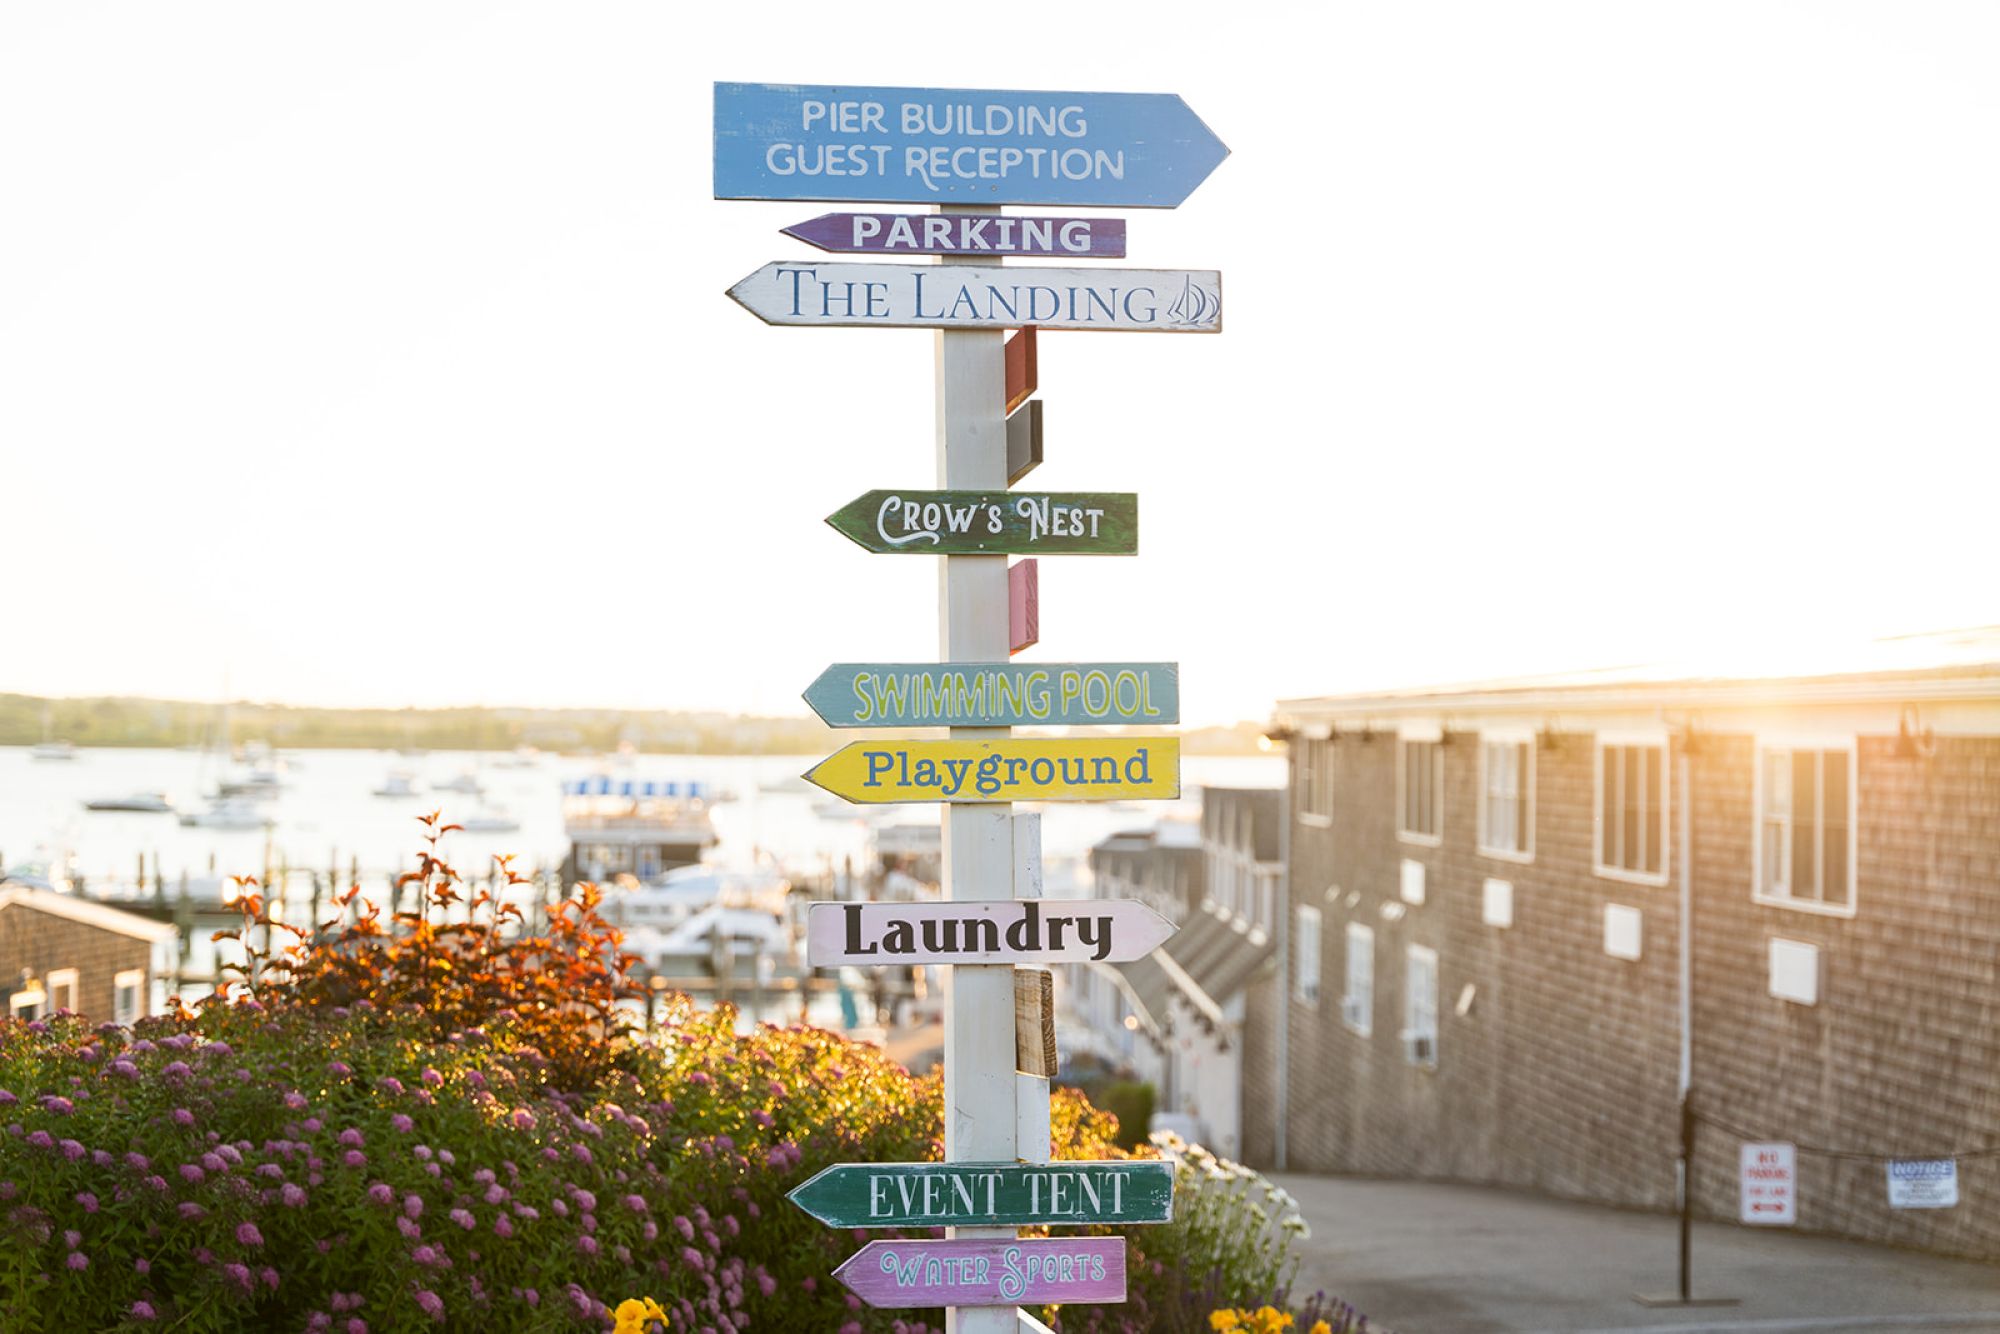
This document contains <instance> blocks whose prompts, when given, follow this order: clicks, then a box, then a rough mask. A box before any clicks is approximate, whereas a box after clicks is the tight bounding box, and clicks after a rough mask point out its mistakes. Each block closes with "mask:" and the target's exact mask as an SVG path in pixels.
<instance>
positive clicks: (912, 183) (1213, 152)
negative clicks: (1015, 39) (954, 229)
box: [715, 83, 1229, 208]
mask: <svg viewBox="0 0 2000 1334" xmlns="http://www.w3.org/2000/svg"><path fill="white" fill-rule="evenodd" d="M1227 156H1229V149H1228V148H1227V147H1225V146H1224V145H1223V143H1222V141H1221V140H1220V139H1217V138H1216V137H1215V135H1214V134H1213V133H1212V132H1211V131H1210V130H1209V128H1208V126H1206V125H1204V124H1202V123H1201V120H1200V118H1199V117H1197V116H1196V115H1195V114H1194V112H1192V111H1190V110H1189V109H1188V105H1187V103H1185V102H1183V101H1181V99H1180V98H1179V97H1176V96H1175V95H1173V94H1172V93H1037V92H1006V91H998V90H992V89H967V88H855V87H846V86H834V85H821V84H795V83H718V84H716V85H715V197H716V198H717V199H796V200H838V201H844V202H852V201H867V202H883V203H894V204H1048V205H1058V204H1059V205H1067V206H1071V207H1077V206H1081V207H1100V208H1173V207H1174V206H1176V205H1177V204H1179V203H1180V202H1181V201H1182V200H1184V199H1186V198H1187V197H1188V196H1189V195H1190V194H1192V193H1193V192H1194V189H1195V187H1196V186H1198V185H1200V184H1201V183H1202V181H1204V180H1206V179H1207V178H1208V174H1209V173H1210V172H1212V171H1214V170H1215V168H1216V166H1217V165H1218V164H1219V163H1220V162H1221V161H1222V159H1223V158H1225V157H1227Z"/></svg>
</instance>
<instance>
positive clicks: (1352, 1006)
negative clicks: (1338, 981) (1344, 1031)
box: [1340, 996, 1368, 1028]
mask: <svg viewBox="0 0 2000 1334" xmlns="http://www.w3.org/2000/svg"><path fill="white" fill-rule="evenodd" d="M1340 1021H1341V1022H1342V1023H1344V1024H1346V1025H1348V1026H1349V1027H1350V1028H1366V1027H1368V1025H1367V1023H1366V1022H1365V1021H1364V1019H1363V1017H1362V1010H1361V998H1360V997H1359V996H1342V997H1341V998H1340Z"/></svg>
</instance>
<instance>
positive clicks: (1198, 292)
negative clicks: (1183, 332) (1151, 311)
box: [1167, 275, 1222, 325]
mask: <svg viewBox="0 0 2000 1334" xmlns="http://www.w3.org/2000/svg"><path fill="white" fill-rule="evenodd" d="M1221 315H1222V297H1221V296H1220V295H1219V294H1218V293H1215V292H1211V291H1209V290H1208V289H1207V288H1205V287H1200V286H1197V285H1196V284H1195V280H1194V277H1193V276H1192V275H1189V277H1188V278H1187V279H1186V280H1185V281H1184V282H1183V283H1182V285H1181V294H1180V295H1179V296H1177V297H1175V298H1174V302H1173V304H1172V305H1170V306H1168V307H1167V322H1168V323H1169V324H1189V325H1210V324H1214V323H1215V322H1216V320H1217V319H1219V318H1220V317H1221Z"/></svg>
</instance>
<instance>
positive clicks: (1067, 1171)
mask: <svg viewBox="0 0 2000 1334" xmlns="http://www.w3.org/2000/svg"><path fill="white" fill-rule="evenodd" d="M786 1198H788V1199H790V1200H791V1202H792V1203H793V1204H796V1205H797V1206H799V1208H801V1209H803V1210H805V1211H806V1212H807V1213H809V1214H811V1215H812V1216H813V1217H814V1218H817V1219H818V1220H819V1221H820V1222H822V1223H825V1224H826V1225H827V1226H828V1227H935V1226H938V1225H949V1226H952V1227H1024V1226H1037V1225H1041V1224H1055V1225H1067V1224H1085V1223H1165V1222H1168V1221H1170V1220H1171V1219H1172V1218H1173V1211H1174V1166H1173V1164H1172V1163H1169V1162H1166V1161H1164V1160H1162V1159H1158V1158H1139V1159H1131V1160H1121V1161H1114V1162H1072V1163H839V1164H836V1165H835V1166H833V1167H829V1168H825V1169H823V1170H822V1171H820V1172H819V1173H818V1174H816V1175H814V1176H812V1177H809V1178H807V1179H806V1180H805V1181H803V1182H800V1183H799V1185H797V1186H796V1187H794V1188H793V1189H792V1192H791V1194H790V1195H789V1196H787V1197H786Z"/></svg>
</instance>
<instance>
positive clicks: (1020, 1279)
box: [833, 1237, 1125, 1308]
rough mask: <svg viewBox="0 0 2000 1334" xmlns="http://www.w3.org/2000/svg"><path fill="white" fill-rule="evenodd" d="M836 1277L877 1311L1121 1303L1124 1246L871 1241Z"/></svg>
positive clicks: (1072, 1240)
mask: <svg viewBox="0 0 2000 1334" xmlns="http://www.w3.org/2000/svg"><path fill="white" fill-rule="evenodd" d="M833 1276H834V1277H835V1278H837V1279H839V1280H840V1281H841V1282H842V1283H844V1284H846V1285H847V1288H848V1290H849V1291H851V1292H853V1293H854V1294H855V1296H857V1297H859V1298H861V1300H862V1301H864V1302H866V1303H868V1305H870V1306H874V1307H888V1308H901V1307H909V1306H943V1305H946V1304H947V1303H949V1304H950V1305H952V1306H1012V1305H1014V1304H1015V1303H1017V1302H1025V1303H1027V1304H1028V1305H1030V1306H1041V1305H1044V1304H1046V1303H1051V1302H1060V1303H1062V1304H1064V1305H1075V1304H1080V1303H1085V1302H1122V1301H1124V1300H1125V1239H1124V1238H1123V1237H1046V1238H1042V1239H1039V1240H1016V1241H1007V1240H1004V1239H995V1240H988V1239H986V1238H983V1237H982V1238H969V1237H959V1238H955V1239H953V1240H950V1241H927V1240H915V1241H871V1242H869V1243H868V1244H867V1245H866V1246H863V1247H862V1248H861V1249H860V1250H858V1251H856V1252H855V1253H854V1254H852V1255H850V1256H848V1257H847V1260H846V1261H845V1262H844V1263H843V1264H842V1265H841V1266H840V1268H838V1269H836V1270H834V1271H833Z"/></svg>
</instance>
